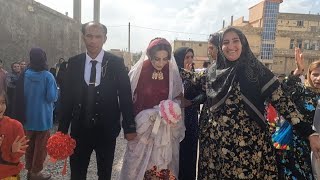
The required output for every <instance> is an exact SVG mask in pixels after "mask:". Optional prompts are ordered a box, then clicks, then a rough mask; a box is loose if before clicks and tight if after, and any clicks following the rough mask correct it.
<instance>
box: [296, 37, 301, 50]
mask: <svg viewBox="0 0 320 180" xmlns="http://www.w3.org/2000/svg"><path fill="white" fill-rule="evenodd" d="M297 47H298V48H300V49H301V48H302V40H301V39H297Z"/></svg>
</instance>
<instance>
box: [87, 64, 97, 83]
mask: <svg viewBox="0 0 320 180" xmlns="http://www.w3.org/2000/svg"><path fill="white" fill-rule="evenodd" d="M90 62H91V64H92V66H91V73H90V81H89V86H90V85H93V87H95V83H96V65H97V62H98V61H96V60H91V61H90Z"/></svg>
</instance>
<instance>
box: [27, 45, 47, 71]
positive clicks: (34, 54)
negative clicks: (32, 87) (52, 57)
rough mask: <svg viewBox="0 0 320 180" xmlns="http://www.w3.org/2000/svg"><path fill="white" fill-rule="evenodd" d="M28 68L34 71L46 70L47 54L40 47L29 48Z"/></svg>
mask: <svg viewBox="0 0 320 180" xmlns="http://www.w3.org/2000/svg"><path fill="white" fill-rule="evenodd" d="M30 68H31V69H32V70H34V71H43V70H48V65H47V55H46V53H45V52H44V51H43V50H42V49H41V48H32V49H31V50H30Z"/></svg>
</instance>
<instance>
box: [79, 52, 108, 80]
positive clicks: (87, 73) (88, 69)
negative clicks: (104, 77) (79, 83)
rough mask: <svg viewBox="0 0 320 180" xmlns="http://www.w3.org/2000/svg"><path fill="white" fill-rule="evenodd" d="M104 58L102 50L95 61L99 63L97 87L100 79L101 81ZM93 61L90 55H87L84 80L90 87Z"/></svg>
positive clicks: (97, 66) (97, 67) (97, 65)
mask: <svg viewBox="0 0 320 180" xmlns="http://www.w3.org/2000/svg"><path fill="white" fill-rule="evenodd" d="M103 56H104V50H103V49H102V50H101V51H100V53H99V54H98V56H97V57H96V58H95V59H94V60H96V61H98V62H97V64H96V83H95V86H99V84H100V79H101V65H102V59H103ZM91 60H93V59H92V58H91V57H90V56H89V55H88V53H86V63H85V67H84V80H85V81H86V83H87V85H89V82H90V74H91V67H92V63H91Z"/></svg>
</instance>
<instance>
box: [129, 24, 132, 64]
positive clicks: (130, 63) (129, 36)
mask: <svg viewBox="0 0 320 180" xmlns="http://www.w3.org/2000/svg"><path fill="white" fill-rule="evenodd" d="M130 31H131V30H130V22H129V25H128V53H129V57H130V61H129V62H130V66H131V65H132V57H131V49H130V38H131V37H130V34H131V33H130Z"/></svg>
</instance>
